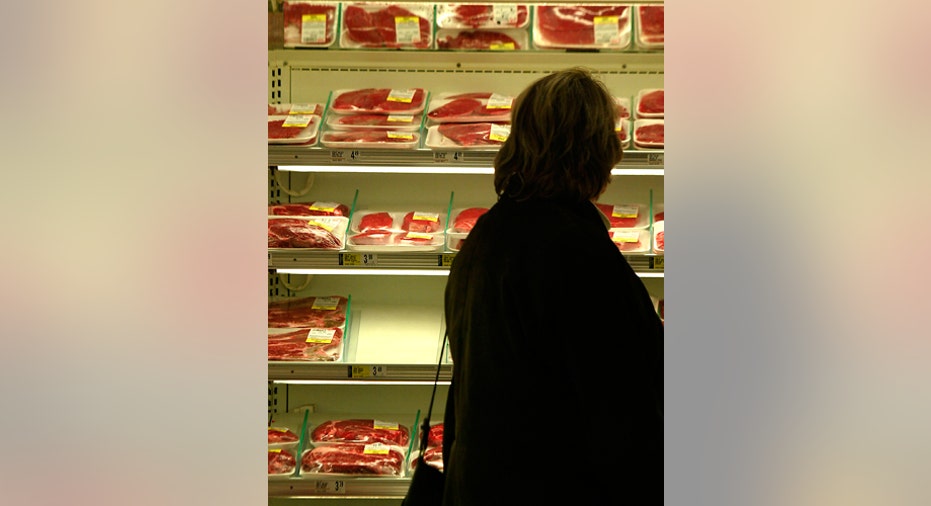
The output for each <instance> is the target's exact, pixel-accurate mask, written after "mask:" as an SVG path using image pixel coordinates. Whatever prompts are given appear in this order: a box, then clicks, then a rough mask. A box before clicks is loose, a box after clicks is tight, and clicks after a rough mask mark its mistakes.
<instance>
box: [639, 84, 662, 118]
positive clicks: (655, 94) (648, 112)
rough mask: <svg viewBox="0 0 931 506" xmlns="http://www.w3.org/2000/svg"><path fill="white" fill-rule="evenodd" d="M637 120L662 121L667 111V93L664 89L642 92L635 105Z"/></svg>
mask: <svg viewBox="0 0 931 506" xmlns="http://www.w3.org/2000/svg"><path fill="white" fill-rule="evenodd" d="M634 107H635V111H636V115H637V116H636V117H637V119H641V118H652V119H657V118H659V119H662V118H663V117H664V115H665V111H666V93H665V90H664V89H663V88H649V89H645V90H640V91H639V92H638V93H637V99H636V101H635V104H634Z"/></svg>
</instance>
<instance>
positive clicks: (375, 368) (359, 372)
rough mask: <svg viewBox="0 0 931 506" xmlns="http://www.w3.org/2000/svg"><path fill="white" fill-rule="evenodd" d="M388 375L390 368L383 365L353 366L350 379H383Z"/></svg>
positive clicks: (350, 370)
mask: <svg viewBox="0 0 931 506" xmlns="http://www.w3.org/2000/svg"><path fill="white" fill-rule="evenodd" d="M387 375H388V367H387V366H383V365H351V366H349V377H350V378H352V379H365V378H381V377H384V376H387Z"/></svg>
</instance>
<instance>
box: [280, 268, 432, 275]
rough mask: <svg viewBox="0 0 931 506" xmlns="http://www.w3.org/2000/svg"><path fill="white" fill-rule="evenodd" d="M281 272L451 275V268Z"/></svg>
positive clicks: (286, 271)
mask: <svg viewBox="0 0 931 506" xmlns="http://www.w3.org/2000/svg"><path fill="white" fill-rule="evenodd" d="M276 270H277V271H278V273H279V274H339V275H344V274H361V275H366V276H391V275H395V276H449V269H370V268H368V267H360V268H357V269H347V268H320V269H276Z"/></svg>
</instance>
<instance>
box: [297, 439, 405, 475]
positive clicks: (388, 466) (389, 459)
mask: <svg viewBox="0 0 931 506" xmlns="http://www.w3.org/2000/svg"><path fill="white" fill-rule="evenodd" d="M403 465H404V454H403V453H402V452H401V451H400V449H399V448H398V447H395V446H389V445H385V444H382V443H372V444H332V445H322V446H317V447H315V448H313V449H311V450H307V451H305V452H304V455H303V456H302V457H301V472H302V473H320V474H349V475H360V474H361V475H379V476H401V475H402V474H403Z"/></svg>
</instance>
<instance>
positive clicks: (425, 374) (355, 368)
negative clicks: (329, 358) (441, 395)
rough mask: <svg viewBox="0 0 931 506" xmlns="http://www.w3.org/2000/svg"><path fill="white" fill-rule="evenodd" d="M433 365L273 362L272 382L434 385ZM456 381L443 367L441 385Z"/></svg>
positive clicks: (450, 369)
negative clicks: (452, 380)
mask: <svg viewBox="0 0 931 506" xmlns="http://www.w3.org/2000/svg"><path fill="white" fill-rule="evenodd" d="M435 377H436V363H433V364H360V363H355V364H348V363H345V362H269V363H268V380H269V381H275V382H280V383H305V384H328V385H340V384H365V383H368V384H385V385H392V384H394V385H397V384H405V385H421V384H423V385H432V384H433V379H434V378H435ZM452 377H453V366H452V364H444V365H442V366H440V379H439V382H440V384H444V383H445V384H448V383H449V381H450V380H451V379H452Z"/></svg>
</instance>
